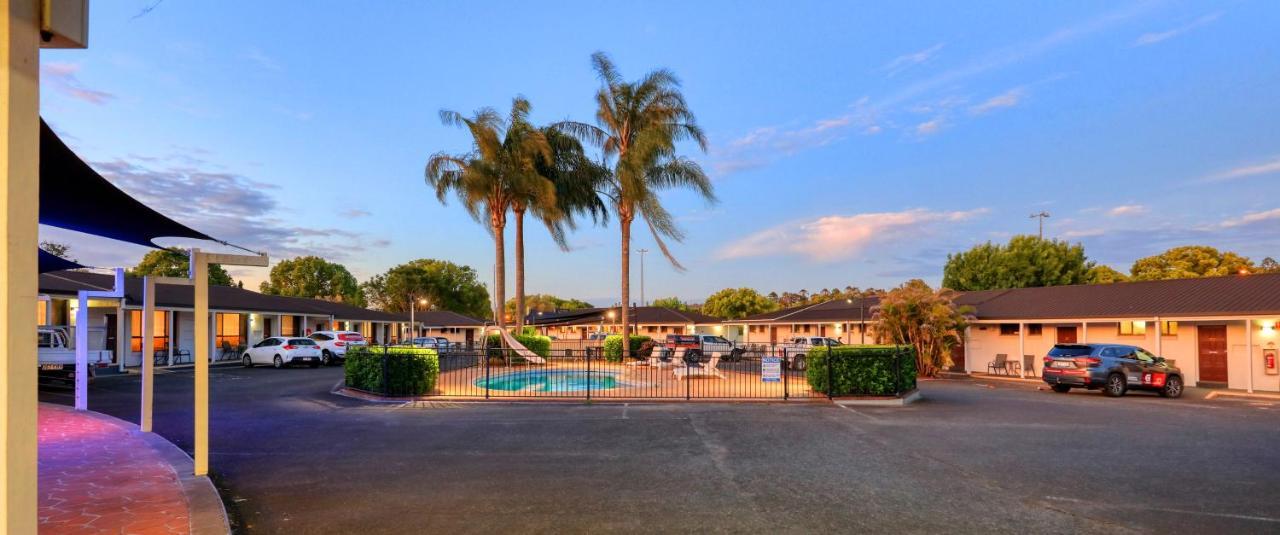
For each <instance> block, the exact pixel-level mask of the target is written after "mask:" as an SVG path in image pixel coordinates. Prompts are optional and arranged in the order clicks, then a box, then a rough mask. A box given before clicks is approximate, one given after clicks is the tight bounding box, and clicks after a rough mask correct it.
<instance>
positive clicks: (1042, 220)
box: [1030, 211, 1049, 240]
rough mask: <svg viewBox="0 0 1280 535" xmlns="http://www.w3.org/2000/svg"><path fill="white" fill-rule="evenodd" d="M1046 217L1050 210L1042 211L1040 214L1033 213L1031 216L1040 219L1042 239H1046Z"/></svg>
mask: <svg viewBox="0 0 1280 535" xmlns="http://www.w3.org/2000/svg"><path fill="white" fill-rule="evenodd" d="M1046 217H1049V212H1045V211H1041V212H1040V213H1038V214H1031V216H1030V218H1031V219H1037V218H1039V219H1040V239H1042V240H1043V239H1044V220H1045V218H1046Z"/></svg>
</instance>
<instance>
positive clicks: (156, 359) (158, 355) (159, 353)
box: [151, 349, 169, 366]
mask: <svg viewBox="0 0 1280 535" xmlns="http://www.w3.org/2000/svg"><path fill="white" fill-rule="evenodd" d="M168 363H169V350H168V349H157V350H156V352H155V354H153V355H152V357H151V364H152V365H154V366H163V365H165V364H168Z"/></svg>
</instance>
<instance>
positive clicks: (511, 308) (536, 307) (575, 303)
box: [504, 294, 591, 318]
mask: <svg viewBox="0 0 1280 535" xmlns="http://www.w3.org/2000/svg"><path fill="white" fill-rule="evenodd" d="M524 306H525V308H526V309H527V310H526V312H551V311H554V310H577V309H580V308H591V303H588V302H586V301H582V300H580V299H562V298H559V297H556V296H554V295H551V294H530V295H526V296H525V298H524ZM504 308H505V309H506V311H507V315H508V316H511V317H513V318H514V317H515V315H516V299H515V298H514V297H513V298H511V299H508V300H507V304H506V306H505V307H504Z"/></svg>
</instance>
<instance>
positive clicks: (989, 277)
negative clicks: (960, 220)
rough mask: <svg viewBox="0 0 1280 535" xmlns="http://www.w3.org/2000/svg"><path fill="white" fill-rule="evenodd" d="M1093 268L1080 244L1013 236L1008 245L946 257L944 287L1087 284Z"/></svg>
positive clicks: (986, 245)
mask: <svg viewBox="0 0 1280 535" xmlns="http://www.w3.org/2000/svg"><path fill="white" fill-rule="evenodd" d="M1093 265H1094V264H1093V263H1092V262H1089V260H1088V259H1087V258H1086V257H1085V255H1084V247H1083V246H1081V245H1080V244H1076V245H1071V244H1069V243H1067V242H1065V241H1059V240H1044V239H1040V238H1038V237H1036V236H1014V237H1013V238H1012V239H1010V240H1009V243H1008V244H1006V245H995V244H992V243H990V242H988V243H985V244H982V245H978V246H975V247H973V248H971V249H969V250H968V251H965V252H962V253H957V254H953V255H947V264H946V267H945V268H943V272H942V286H943V287H945V288H950V289H952V290H958V291H971V290H991V289H996V288H1030V287H1036V286H1060V285H1064V284H1084V283H1087V282H1088V281H1089V270H1090V269H1091V268H1092V267H1093Z"/></svg>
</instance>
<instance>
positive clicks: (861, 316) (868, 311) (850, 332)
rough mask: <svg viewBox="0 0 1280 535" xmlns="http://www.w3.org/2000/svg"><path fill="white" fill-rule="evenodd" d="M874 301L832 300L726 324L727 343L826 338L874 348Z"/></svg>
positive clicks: (871, 299) (877, 300) (873, 299)
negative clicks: (871, 345) (868, 345)
mask: <svg viewBox="0 0 1280 535" xmlns="http://www.w3.org/2000/svg"><path fill="white" fill-rule="evenodd" d="M879 304H880V300H879V299H878V298H875V297H864V298H858V299H834V300H831V301H824V302H822V303H817V304H812V305H801V306H797V307H791V308H785V309H782V310H775V311H773V312H765V313H763V314H756V315H753V316H747V317H746V318H743V319H740V320H725V322H724V323H725V325H726V330H727V331H728V332H729V333H730V335H731V336H730V337H729V339H730V340H733V341H735V342H739V343H743V344H750V345H755V344H764V345H772V344H782V343H787V342H789V341H790V340H791V339H792V338H795V337H811V336H825V337H830V338H835V339H837V340H840V341H841V342H844V343H846V344H864V343H865V344H874V343H875V339H876V337H875V323H874V322H873V321H872V316H873V313H874V309H875V307H876V306H877V305H879Z"/></svg>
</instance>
